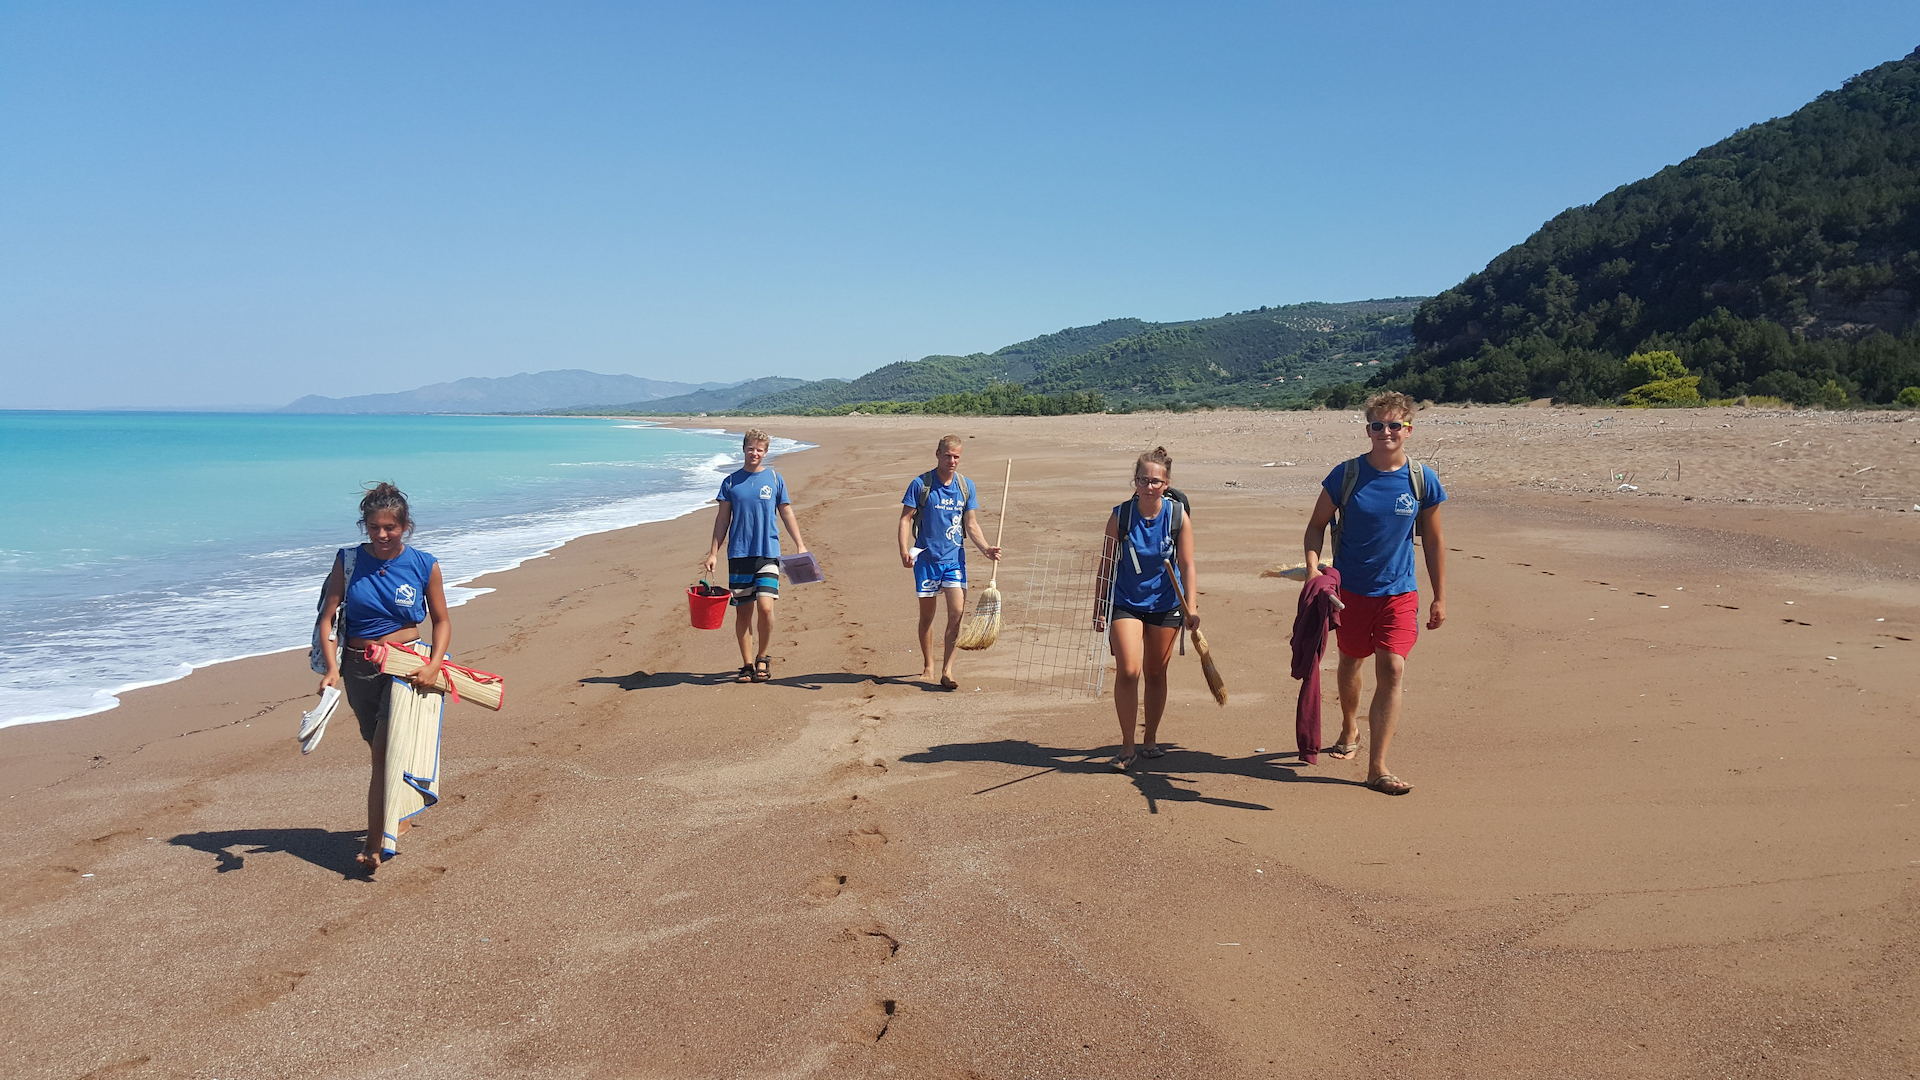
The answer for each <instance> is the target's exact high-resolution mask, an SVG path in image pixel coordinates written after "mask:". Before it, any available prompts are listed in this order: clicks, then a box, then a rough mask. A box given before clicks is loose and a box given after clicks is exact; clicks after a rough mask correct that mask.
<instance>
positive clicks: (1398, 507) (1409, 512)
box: [1393, 492, 1420, 517]
mask: <svg viewBox="0 0 1920 1080" xmlns="http://www.w3.org/2000/svg"><path fill="white" fill-rule="evenodd" d="M1393 512H1394V513H1396V514H1399V515H1400V516H1401V517H1412V516H1413V515H1415V514H1417V513H1419V512H1420V504H1419V503H1417V502H1415V501H1414V498H1413V494H1412V493H1411V492H1408V493H1406V494H1403V495H1401V496H1400V497H1399V498H1398V499H1395V500H1394V501H1393Z"/></svg>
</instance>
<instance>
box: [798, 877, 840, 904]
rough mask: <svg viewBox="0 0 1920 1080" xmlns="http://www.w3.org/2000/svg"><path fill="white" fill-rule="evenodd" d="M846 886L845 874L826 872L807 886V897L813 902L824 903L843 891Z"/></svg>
mask: <svg viewBox="0 0 1920 1080" xmlns="http://www.w3.org/2000/svg"><path fill="white" fill-rule="evenodd" d="M846 887H847V875H845V874H826V875H823V876H822V877H821V878H820V880H818V881H815V882H814V883H813V884H811V885H809V886H807V899H809V900H812V901H814V902H815V903H820V904H824V903H826V902H827V901H829V900H832V899H835V898H836V897H838V896H839V895H840V894H841V893H842V892H843V891H845V890H846Z"/></svg>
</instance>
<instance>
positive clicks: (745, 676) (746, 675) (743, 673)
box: [733, 664, 753, 682]
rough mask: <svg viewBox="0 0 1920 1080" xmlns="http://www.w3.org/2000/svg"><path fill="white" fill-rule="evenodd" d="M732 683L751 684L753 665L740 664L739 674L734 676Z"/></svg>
mask: <svg viewBox="0 0 1920 1080" xmlns="http://www.w3.org/2000/svg"><path fill="white" fill-rule="evenodd" d="M733 681H734V682H752V681H753V665H752V664H741V665H740V674H738V675H736V676H734V679H733Z"/></svg>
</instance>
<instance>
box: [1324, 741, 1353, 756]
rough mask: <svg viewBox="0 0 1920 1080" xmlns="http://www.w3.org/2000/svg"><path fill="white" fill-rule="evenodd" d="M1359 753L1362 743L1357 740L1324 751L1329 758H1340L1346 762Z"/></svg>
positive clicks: (1334, 745) (1335, 745)
mask: <svg viewBox="0 0 1920 1080" xmlns="http://www.w3.org/2000/svg"><path fill="white" fill-rule="evenodd" d="M1359 752H1360V742H1359V740H1357V739H1356V740H1355V741H1353V742H1337V743H1334V744H1333V745H1332V746H1329V747H1327V748H1326V750H1325V751H1324V753H1325V754H1326V755H1327V756H1328V757H1333V758H1339V759H1340V760H1341V761H1345V760H1347V759H1348V758H1350V757H1352V756H1353V755H1355V754H1357V753H1359Z"/></svg>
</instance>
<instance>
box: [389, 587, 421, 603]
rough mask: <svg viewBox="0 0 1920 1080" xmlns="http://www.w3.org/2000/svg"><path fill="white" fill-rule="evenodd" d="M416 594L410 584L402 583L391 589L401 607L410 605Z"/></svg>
mask: <svg viewBox="0 0 1920 1080" xmlns="http://www.w3.org/2000/svg"><path fill="white" fill-rule="evenodd" d="M416 595H417V594H416V593H415V592H414V591H413V586H411V585H402V586H400V587H399V588H397V589H395V590H393V598H394V599H395V600H398V601H400V604H401V606H402V607H412V606H413V599H414V597H415V596H416Z"/></svg>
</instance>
